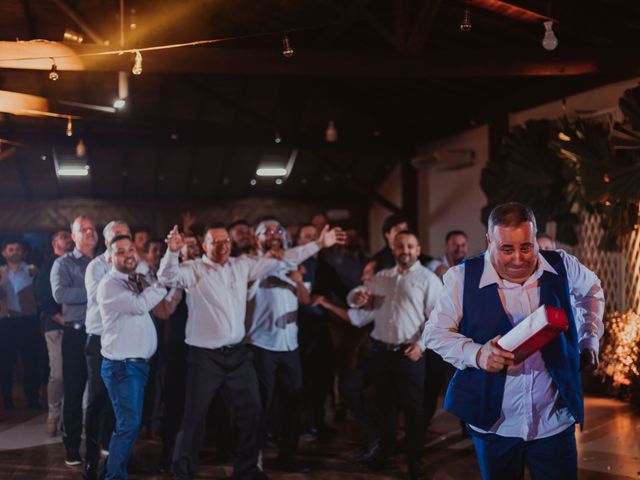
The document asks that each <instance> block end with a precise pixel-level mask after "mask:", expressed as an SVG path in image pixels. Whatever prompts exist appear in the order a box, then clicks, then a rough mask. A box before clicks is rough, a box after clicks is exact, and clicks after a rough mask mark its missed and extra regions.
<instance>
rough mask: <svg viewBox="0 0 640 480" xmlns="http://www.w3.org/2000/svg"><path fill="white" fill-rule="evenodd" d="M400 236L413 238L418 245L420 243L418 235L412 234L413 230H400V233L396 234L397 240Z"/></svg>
mask: <svg viewBox="0 0 640 480" xmlns="http://www.w3.org/2000/svg"><path fill="white" fill-rule="evenodd" d="M400 235H411V236H413V237H415V239H416V240H417V241H418V243H420V239H419V238H418V234H417V233H416V232H414V231H413V230H401V231H400V232H398V233H396V237H395V238H398V237H399V236H400Z"/></svg>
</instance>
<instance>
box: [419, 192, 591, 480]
mask: <svg viewBox="0 0 640 480" xmlns="http://www.w3.org/2000/svg"><path fill="white" fill-rule="evenodd" d="M487 240H488V249H487V252H486V253H485V254H484V255H480V256H478V257H475V258H472V259H469V260H467V261H466V262H465V263H464V264H463V265H459V266H456V267H454V268H452V269H450V270H449V271H448V272H447V273H446V274H445V276H444V291H443V293H442V295H441V296H440V298H439V299H438V301H437V303H436V306H435V308H434V309H433V312H432V313H431V316H430V318H429V321H428V322H427V323H426V326H425V330H424V332H423V337H422V344H423V345H422V346H423V347H426V348H430V349H432V350H434V351H436V352H437V353H438V354H440V355H441V356H442V357H443V358H444V359H445V360H446V361H448V362H450V363H452V364H453V365H454V366H455V367H456V368H457V369H458V370H457V371H456V374H455V375H454V377H453V379H452V381H451V383H450V385H449V388H448V390H447V395H446V398H445V405H444V406H445V409H447V410H448V411H450V412H452V413H453V414H455V415H457V416H458V417H460V418H461V419H462V420H464V421H465V423H466V424H467V426H468V430H469V433H470V434H471V436H472V438H473V441H474V445H475V448H476V454H477V456H478V463H479V465H480V470H481V473H482V476H483V478H484V479H485V480H487V479H491V480H500V479H505V480H507V479H508V480H513V479H521V478H523V477H524V467H525V465H526V466H527V468H528V470H529V472H530V474H531V478H532V479H533V480H537V479H542V478H544V479H559V480H570V479H576V478H577V454H576V442H575V424H576V423H579V424H581V425H582V423H583V421H584V405H583V398H582V386H581V380H580V369H581V367H582V368H586V369H593V368H595V367H596V365H597V362H598V355H597V352H598V340H599V338H600V336H602V332H603V324H602V316H603V312H604V295H603V292H602V288H601V287H600V281H599V279H598V277H597V276H596V275H595V274H594V273H593V272H592V271H590V270H589V269H588V268H586V267H585V266H583V265H582V264H580V262H579V261H578V260H577V259H576V258H575V257H573V256H571V255H568V254H567V253H565V252H564V251H544V252H540V251H539V248H538V244H537V241H536V221H535V217H534V214H533V212H532V211H531V209H530V208H529V207H527V206H525V205H522V204H519V203H507V204H503V205H499V206H497V207H496V208H495V209H494V210H493V211H492V212H491V215H490V217H489V226H488V233H487ZM540 305H546V306H552V307H560V308H562V309H563V310H564V311H565V313H566V316H567V319H568V323H569V328H568V329H567V330H566V331H564V332H562V333H561V334H560V335H559V336H558V337H557V338H555V339H554V340H553V341H551V342H550V343H549V344H547V345H546V346H544V347H543V348H542V349H540V351H538V352H535V353H534V354H533V355H531V356H529V357H528V358H526V359H525V360H524V361H523V362H521V363H517V364H516V363H515V360H514V355H513V353H510V352H508V351H506V350H503V349H501V348H500V347H499V346H498V345H497V341H498V339H499V338H500V336H502V335H504V334H506V333H507V332H508V331H509V330H511V329H512V328H513V327H514V326H515V325H517V324H518V323H520V322H521V321H523V320H524V319H525V318H526V317H527V316H529V315H530V314H531V313H532V312H534V311H535V310H536V309H537V308H538V307H539V306H540Z"/></svg>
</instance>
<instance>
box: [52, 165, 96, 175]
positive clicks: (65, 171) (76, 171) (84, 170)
mask: <svg viewBox="0 0 640 480" xmlns="http://www.w3.org/2000/svg"><path fill="white" fill-rule="evenodd" d="M58 175H59V176H61V177H86V176H87V175H89V166H88V165H85V166H84V167H82V166H78V167H72V166H66V167H58Z"/></svg>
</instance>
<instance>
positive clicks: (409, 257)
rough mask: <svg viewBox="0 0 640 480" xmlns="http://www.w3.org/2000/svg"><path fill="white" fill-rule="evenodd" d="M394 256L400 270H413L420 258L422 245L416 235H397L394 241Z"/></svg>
mask: <svg viewBox="0 0 640 480" xmlns="http://www.w3.org/2000/svg"><path fill="white" fill-rule="evenodd" d="M393 256H394V257H395V258H396V263H397V264H398V267H399V268H400V269H402V270H406V269H409V268H411V267H412V266H413V264H414V263H416V262H417V261H418V257H419V256H420V244H419V243H418V239H417V238H416V237H415V235H413V234H410V233H401V234H399V235H396V238H395V239H394V240H393Z"/></svg>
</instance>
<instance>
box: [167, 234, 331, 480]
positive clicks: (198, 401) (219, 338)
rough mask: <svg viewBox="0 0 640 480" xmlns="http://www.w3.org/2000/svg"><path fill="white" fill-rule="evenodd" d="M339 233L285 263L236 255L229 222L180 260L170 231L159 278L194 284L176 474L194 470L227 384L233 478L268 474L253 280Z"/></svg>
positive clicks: (290, 254) (291, 262) (178, 243)
mask: <svg viewBox="0 0 640 480" xmlns="http://www.w3.org/2000/svg"><path fill="white" fill-rule="evenodd" d="M341 237H342V235H341V233H340V231H336V230H332V231H329V229H328V228H325V230H323V231H322V233H321V234H320V237H319V238H318V240H317V241H316V242H313V243H310V244H308V245H305V246H304V247H297V248H294V249H291V250H288V251H286V252H285V253H284V255H283V257H284V260H285V262H283V261H279V260H276V259H274V258H264V257H263V258H254V257H248V256H241V257H236V258H230V254H231V238H230V237H229V232H228V231H227V229H226V228H225V227H224V225H214V226H212V227H209V228H208V229H207V230H206V234H205V240H204V242H203V248H204V251H205V255H204V256H203V257H202V258H199V259H197V260H195V261H190V262H183V263H181V264H178V252H179V250H180V248H181V247H182V246H183V243H184V242H183V240H182V237H181V235H180V233H179V232H178V228H177V226H176V227H174V229H173V230H172V231H171V232H170V233H169V235H168V236H167V245H168V247H169V248H168V250H167V253H166V254H165V256H164V258H163V259H162V262H161V263H160V271H159V272H158V277H159V279H160V280H161V281H162V282H164V283H166V284H169V285H173V286H178V287H181V288H184V289H186V290H187V301H188V304H189V306H190V309H189V318H188V320H187V327H186V340H185V341H186V343H187V344H188V346H189V347H188V348H189V352H188V357H187V361H188V365H189V368H188V371H187V386H186V394H185V403H186V405H185V410H184V416H183V419H182V424H181V426H180V432H179V433H178V436H177V438H176V446H175V452H174V456H173V475H174V479H180V480H181V479H191V478H193V477H194V476H195V473H196V468H197V463H198V453H199V451H200V446H201V442H202V436H203V433H204V429H203V424H204V419H205V417H206V414H207V410H208V408H209V404H210V403H211V399H212V398H213V397H214V396H215V394H216V393H217V392H218V391H219V390H220V388H223V387H224V386H227V387H228V389H229V391H230V393H231V400H232V403H233V407H234V414H235V421H236V426H237V430H238V436H239V438H238V448H237V457H236V460H235V463H234V476H235V477H236V478H240V479H254V478H261V477H263V476H264V475H263V474H262V472H260V470H259V468H258V452H259V431H260V420H261V406H260V405H261V403H260V396H259V395H260V394H259V391H258V382H257V378H256V373H255V370H254V368H253V364H252V356H251V352H250V351H249V350H248V348H247V347H246V345H245V344H244V343H242V340H243V338H244V337H245V313H246V308H247V289H248V284H249V282H254V281H259V280H260V279H262V278H265V277H268V276H269V275H271V274H273V273H275V272H277V271H278V270H280V269H282V268H288V269H291V268H295V266H296V265H298V264H299V263H300V262H302V261H304V260H305V259H307V258H308V257H310V256H311V255H313V254H315V253H317V252H318V250H319V249H320V248H325V247H330V246H332V245H334V244H335V243H336V242H338V241H341Z"/></svg>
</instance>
